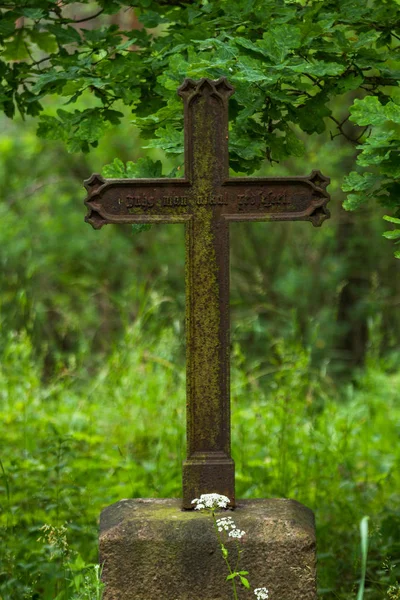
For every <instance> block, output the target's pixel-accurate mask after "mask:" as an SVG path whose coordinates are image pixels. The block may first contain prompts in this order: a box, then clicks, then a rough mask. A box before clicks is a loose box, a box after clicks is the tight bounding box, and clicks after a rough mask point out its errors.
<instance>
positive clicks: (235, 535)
mask: <svg viewBox="0 0 400 600" xmlns="http://www.w3.org/2000/svg"><path fill="white" fill-rule="evenodd" d="M228 535H229V537H233V538H237V539H238V540H240V538H242V537H243V536H244V535H246V532H245V531H241V530H240V529H232V530H231V531H230V532H229V533H228Z"/></svg>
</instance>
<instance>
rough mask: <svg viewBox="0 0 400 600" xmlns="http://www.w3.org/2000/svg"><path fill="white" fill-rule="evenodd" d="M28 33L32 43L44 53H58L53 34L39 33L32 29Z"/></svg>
mask: <svg viewBox="0 0 400 600" xmlns="http://www.w3.org/2000/svg"><path fill="white" fill-rule="evenodd" d="M28 33H29V36H30V38H31V40H32V42H33V43H34V44H36V45H37V46H38V47H39V48H40V49H41V50H43V51H44V52H47V53H48V54H52V53H53V52H57V48H58V46H57V42H56V39H55V37H54V35H52V34H51V33H47V32H46V31H38V30H37V29H30V30H28Z"/></svg>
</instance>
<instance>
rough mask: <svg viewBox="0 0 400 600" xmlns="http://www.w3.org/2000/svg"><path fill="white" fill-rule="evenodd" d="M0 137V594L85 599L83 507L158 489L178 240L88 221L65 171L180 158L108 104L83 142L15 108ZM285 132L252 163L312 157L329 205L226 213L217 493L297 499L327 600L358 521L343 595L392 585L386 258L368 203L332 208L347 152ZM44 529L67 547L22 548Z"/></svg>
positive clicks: (166, 481)
mask: <svg viewBox="0 0 400 600" xmlns="http://www.w3.org/2000/svg"><path fill="white" fill-rule="evenodd" d="M47 102H48V103H49V105H51V107H52V109H53V107H54V109H56V108H57V106H58V105H57V102H59V100H57V101H56V100H55V99H52V98H49V99H48V100H47ZM335 108H336V109H337V110H339V111H340V105H338V106H336V107H335ZM121 110H123V109H122V108H121ZM0 131H1V133H0V157H1V158H0V197H1V203H0V223H1V226H0V263H1V269H0V326H1V335H0V400H1V404H0V416H1V422H2V425H1V435H0V440H1V448H0V459H1V460H0V492H1V496H0V510H1V512H0V519H1V525H2V527H1V529H0V598H1V600H19V599H23V598H29V599H32V600H34V599H39V598H40V599H43V600H54V599H55V598H58V599H59V600H62V599H63V600H65V599H67V598H68V599H69V598H78V597H79V598H89V597H90V598H91V596H84V595H83V592H79V589H80V588H79V586H80V583H79V581H78V580H77V577H78V574H81V573H82V572H84V567H85V565H88V564H89V563H90V562H95V561H96V558H97V550H96V538H97V520H98V515H99V513H100V511H101V509H102V508H103V507H104V506H106V505H107V504H110V503H111V502H114V501H117V500H119V499H121V498H123V497H140V496H150V497H157V496H159V497H168V496H179V495H180V486H181V482H180V471H181V462H182V460H183V459H184V457H185V439H184V435H185V434H184V431H185V413H184V394H185V342H184V309H185V291H184V237H183V233H184V232H183V227H181V226H179V225H171V226H167V225H160V226H153V227H152V228H151V229H150V230H149V231H143V232H141V233H134V232H133V231H132V228H131V227H130V226H113V227H111V226H110V227H105V228H103V229H102V231H101V232H99V231H93V230H92V229H91V228H90V227H89V226H88V225H85V224H84V222H83V217H84V213H85V210H84V206H83V199H84V197H85V191H84V189H83V186H82V181H83V179H85V178H87V177H88V176H89V175H90V174H91V173H92V172H93V171H101V170H102V169H103V168H104V166H105V165H108V164H110V163H112V161H113V160H114V159H115V157H118V158H120V159H121V160H122V161H124V162H125V161H128V160H132V161H134V162H136V161H138V160H139V159H140V158H141V157H150V158H151V159H153V160H161V161H162V163H163V171H164V173H168V172H170V171H171V170H172V169H174V168H175V167H177V166H182V159H181V157H177V158H174V159H171V158H167V157H166V156H165V155H164V154H163V153H162V151H161V150H159V149H152V150H147V151H143V150H142V149H141V146H142V145H144V144H143V142H142V141H141V140H140V139H139V136H138V133H137V131H136V130H135V128H134V126H133V125H132V124H131V123H130V119H129V114H127V113H126V114H125V117H124V119H123V122H122V123H121V125H119V126H115V127H114V128H113V129H112V130H109V131H108V132H107V134H106V136H105V138H103V139H102V141H101V142H100V143H99V145H98V147H97V148H96V149H95V150H93V151H92V152H91V154H90V155H86V154H85V155H84V154H74V155H71V154H68V153H67V151H66V150H65V147H64V145H63V144H61V143H58V142H51V141H44V140H40V139H38V138H37V137H36V133H35V123H34V122H33V121H32V120H31V121H22V120H15V121H14V122H11V121H9V120H7V119H6V118H5V117H2V119H1V122H0ZM304 142H305V144H306V149H307V150H306V155H305V156H304V157H302V158H296V159H291V160H287V161H286V162H285V164H279V165H274V166H273V167H271V166H270V165H269V164H265V165H263V167H262V169H261V170H260V171H259V172H258V173H257V174H263V175H269V176H273V175H289V174H290V175H302V174H307V173H309V172H310V171H311V170H312V169H314V168H317V169H318V168H319V169H321V170H322V171H323V173H324V174H325V175H328V176H330V177H331V180H332V183H331V186H330V188H329V191H330V192H331V195H332V201H331V204H330V210H331V213H332V218H331V219H330V220H329V221H327V222H326V223H324V225H323V227H322V228H321V229H314V228H313V227H312V226H311V225H310V224H309V223H283V224H282V223H258V224H256V223H241V224H234V225H232V226H231V227H232V235H231V261H232V269H231V279H232V284H231V319H232V407H233V436H232V440H233V454H234V458H235V460H236V464H237V486H238V496H239V497H266V496H267V497H268V496H288V497H292V498H296V499H297V500H299V501H301V502H304V503H305V504H307V505H308V506H310V507H311V508H312V509H313V510H314V511H315V513H316V518H317V527H318V543H319V588H320V590H319V591H320V594H321V597H322V598H327V599H328V600H333V599H337V598H340V599H342V600H349V599H350V598H355V595H356V589H357V581H358V578H359V573H360V555H359V533H358V524H359V521H360V519H361V518H362V517H363V516H364V515H369V516H370V518H371V522H370V523H371V524H370V531H371V534H370V554H369V561H368V571H367V584H366V591H365V598H370V599H371V600H381V599H383V598H388V599H394V598H400V591H399V588H398V584H397V582H398V581H399V579H400V509H399V500H400V496H399V484H400V475H399V466H400V449H399V444H398V441H399V435H400V428H399V423H400V419H399V417H400V408H399V404H398V390H399V384H400V379H399V373H398V367H399V358H400V350H399V343H398V340H399V336H400V317H399V311H398V310H397V308H398V306H399V304H400V280H399V277H398V275H399V269H400V263H399V261H396V260H395V259H394V258H393V256H392V253H391V249H390V247H389V245H388V242H387V241H386V240H384V238H383V237H382V232H383V231H384V229H385V228H386V227H385V225H384V224H383V221H382V220H381V219H380V218H377V217H378V216H379V211H380V210H381V209H379V208H377V207H372V206H365V207H363V208H362V209H360V210H359V211H358V212H357V213H348V212H346V211H344V209H343V208H342V202H343V200H344V197H343V193H342V192H341V191H340V186H341V183H342V178H343V175H344V173H345V172H346V173H347V172H349V171H350V170H351V169H352V165H353V164H354V163H355V159H356V151H355V149H354V147H352V146H351V145H349V144H348V143H346V141H345V140H344V138H343V137H335V139H334V140H331V139H330V135H329V131H328V132H327V133H326V134H325V135H316V134H315V135H312V136H305V137H304ZM382 214H384V213H383V210H382ZM44 524H51V525H52V526H55V527H58V528H60V527H62V526H64V525H66V527H67V538H68V544H69V546H70V548H71V550H70V551H69V555H68V560H66V554H65V552H64V551H62V550H59V551H58V553H57V552H54V544H53V545H52V544H51V543H43V542H39V541H38V538H40V537H41V533H40V529H41V528H42V527H43V525H44ZM66 564H67V565H68V568H66ZM77 581H78V582H77ZM266 583H267V582H266ZM79 594H80V595H79ZM396 594H398V595H396Z"/></svg>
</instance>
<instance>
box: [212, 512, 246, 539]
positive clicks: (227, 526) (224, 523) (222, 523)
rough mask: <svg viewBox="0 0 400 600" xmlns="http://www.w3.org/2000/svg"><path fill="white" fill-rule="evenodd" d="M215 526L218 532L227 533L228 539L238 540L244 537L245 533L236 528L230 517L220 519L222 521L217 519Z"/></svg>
mask: <svg viewBox="0 0 400 600" xmlns="http://www.w3.org/2000/svg"><path fill="white" fill-rule="evenodd" d="M216 525H217V527H218V531H227V532H228V535H229V537H232V538H237V539H238V540H240V538H242V537H243V536H244V535H246V532H245V531H241V530H240V529H238V528H237V527H236V525H235V521H234V520H233V519H232V517H222V519H217V520H216Z"/></svg>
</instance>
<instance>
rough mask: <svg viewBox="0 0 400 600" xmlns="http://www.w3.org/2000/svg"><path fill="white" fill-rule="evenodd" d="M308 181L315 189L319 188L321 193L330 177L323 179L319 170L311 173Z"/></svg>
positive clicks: (323, 176)
mask: <svg viewBox="0 0 400 600" xmlns="http://www.w3.org/2000/svg"><path fill="white" fill-rule="evenodd" d="M309 180H310V181H311V183H312V184H313V185H315V187H317V188H320V189H321V190H323V191H325V189H326V188H327V187H328V185H329V183H330V181H331V180H330V177H325V175H322V173H321V171H319V170H314V171H312V172H311V175H310V177H309Z"/></svg>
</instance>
